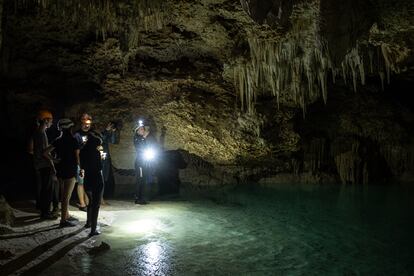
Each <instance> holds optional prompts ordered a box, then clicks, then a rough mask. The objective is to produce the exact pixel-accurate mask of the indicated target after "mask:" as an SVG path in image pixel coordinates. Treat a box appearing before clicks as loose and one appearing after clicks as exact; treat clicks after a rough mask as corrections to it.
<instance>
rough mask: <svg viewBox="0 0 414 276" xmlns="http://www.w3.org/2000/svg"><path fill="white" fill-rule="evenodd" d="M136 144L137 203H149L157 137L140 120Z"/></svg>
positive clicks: (135, 133)
mask: <svg viewBox="0 0 414 276" xmlns="http://www.w3.org/2000/svg"><path fill="white" fill-rule="evenodd" d="M133 139H134V146H135V153H136V156H135V175H136V186H135V204H147V203H148V201H147V199H148V197H149V187H148V184H149V183H150V178H151V176H152V172H153V166H154V160H153V159H154V157H155V156H154V155H155V154H156V151H157V149H156V143H155V138H154V137H153V136H152V135H151V134H150V129H149V127H148V126H144V124H143V122H142V121H139V124H138V126H137V127H136V128H135V132H134V138H133Z"/></svg>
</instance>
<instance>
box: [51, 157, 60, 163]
mask: <svg viewBox="0 0 414 276" xmlns="http://www.w3.org/2000/svg"><path fill="white" fill-rule="evenodd" d="M52 161H53V163H54V164H59V162H60V161H61V159H60V158H53V159H52Z"/></svg>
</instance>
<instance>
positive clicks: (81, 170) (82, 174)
mask: <svg viewBox="0 0 414 276" xmlns="http://www.w3.org/2000/svg"><path fill="white" fill-rule="evenodd" d="M79 176H80V177H85V170H84V169H80V171H79Z"/></svg>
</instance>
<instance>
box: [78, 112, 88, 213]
mask: <svg viewBox="0 0 414 276" xmlns="http://www.w3.org/2000/svg"><path fill="white" fill-rule="evenodd" d="M91 126H92V117H91V116H90V115H89V114H87V113H84V114H82V116H81V128H80V129H79V130H78V131H76V133H75V139H76V140H77V141H78V145H79V148H80V149H82V147H84V146H85V144H86V143H87V141H88V134H89V131H90V130H91ZM76 190H77V194H78V199H79V210H81V211H84V212H86V211H87V205H88V201H89V200H88V196H87V195H86V193H85V189H84V186H83V182H82V181H78V182H77V188H76Z"/></svg>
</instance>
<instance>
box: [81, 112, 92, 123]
mask: <svg viewBox="0 0 414 276" xmlns="http://www.w3.org/2000/svg"><path fill="white" fill-rule="evenodd" d="M81 122H82V123H84V124H91V123H92V116H91V115H89V114H88V113H83V114H82V116H81Z"/></svg>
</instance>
